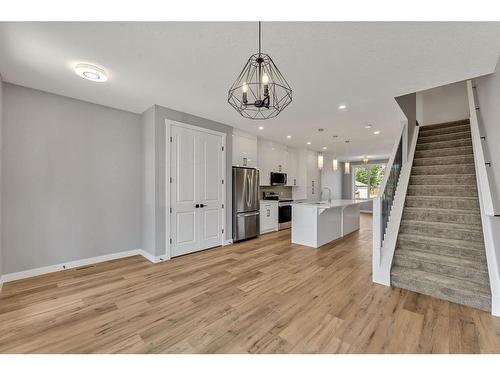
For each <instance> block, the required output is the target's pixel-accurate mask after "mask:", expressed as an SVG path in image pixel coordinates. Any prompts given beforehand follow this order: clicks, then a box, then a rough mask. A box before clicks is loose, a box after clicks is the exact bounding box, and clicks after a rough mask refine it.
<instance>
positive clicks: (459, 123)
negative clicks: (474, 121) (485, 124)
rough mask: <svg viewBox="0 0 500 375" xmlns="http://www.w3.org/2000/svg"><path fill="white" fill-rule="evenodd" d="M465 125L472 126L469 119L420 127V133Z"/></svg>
mask: <svg viewBox="0 0 500 375" xmlns="http://www.w3.org/2000/svg"><path fill="white" fill-rule="evenodd" d="M463 125H470V121H469V119H468V118H466V119H463V120H456V121H449V122H439V123H436V124H429V125H420V126H419V129H420V131H426V130H435V129H443V128H451V127H454V126H463Z"/></svg>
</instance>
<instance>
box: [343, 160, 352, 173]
mask: <svg viewBox="0 0 500 375" xmlns="http://www.w3.org/2000/svg"><path fill="white" fill-rule="evenodd" d="M344 173H345V174H349V173H351V163H349V162H348V161H346V162H345V163H344Z"/></svg>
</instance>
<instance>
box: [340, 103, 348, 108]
mask: <svg viewBox="0 0 500 375" xmlns="http://www.w3.org/2000/svg"><path fill="white" fill-rule="evenodd" d="M346 108H347V106H346V105H345V104H341V105H339V109H346Z"/></svg>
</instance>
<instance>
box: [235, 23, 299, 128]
mask: <svg viewBox="0 0 500 375" xmlns="http://www.w3.org/2000/svg"><path fill="white" fill-rule="evenodd" d="M260 48H261V30H260V22H259V52H258V53H256V54H253V55H252V56H250V58H249V59H248V61H247V63H246V65H245V67H244V68H243V70H242V71H241V73H240V75H239V76H238V78H237V79H236V81H234V83H233V85H232V86H231V88H230V89H229V92H228V99H227V101H228V102H229V104H230V105H231V106H232V107H233V108H234V109H236V110H237V111H238V112H239V113H240V114H241V115H242V116H243V117H246V118H249V119H252V120H266V119H268V118H273V117H276V116H278V115H279V114H280V112H281V111H282V110H284V109H285V108H286V107H287V106H288V104H290V103H291V102H292V89H291V88H290V85H289V84H288V82H287V81H286V79H285V77H283V75H282V74H281V72H280V71H279V69H278V67H277V66H276V65H275V64H274V62H273V60H272V59H271V56H269V55H268V54H266V53H262V52H261V49H260Z"/></svg>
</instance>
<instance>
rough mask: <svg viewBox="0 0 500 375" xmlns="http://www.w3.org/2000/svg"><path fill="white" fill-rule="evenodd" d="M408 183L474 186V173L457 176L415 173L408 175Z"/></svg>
mask: <svg viewBox="0 0 500 375" xmlns="http://www.w3.org/2000/svg"><path fill="white" fill-rule="evenodd" d="M410 185H446V186H449V185H468V186H470V187H471V188H474V189H477V187H476V176H475V175H459V176H452V175H450V176H440V175H434V176H426V175H416V176H411V177H410Z"/></svg>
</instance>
